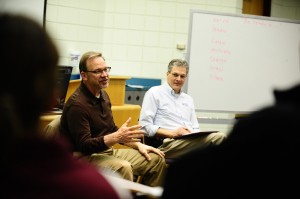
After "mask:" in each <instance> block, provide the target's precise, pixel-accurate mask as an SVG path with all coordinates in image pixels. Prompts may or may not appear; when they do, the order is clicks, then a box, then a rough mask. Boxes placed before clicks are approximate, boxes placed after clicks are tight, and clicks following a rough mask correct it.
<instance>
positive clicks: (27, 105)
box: [0, 14, 58, 131]
mask: <svg viewBox="0 0 300 199" xmlns="http://www.w3.org/2000/svg"><path fill="white" fill-rule="evenodd" d="M0 30H1V31H0V44H1V45H0V49H1V53H0V60H1V62H0V64H1V72H2V74H3V76H5V77H3V78H1V80H0V81H1V82H0V95H1V96H0V101H1V103H0V106H1V109H2V110H4V111H5V115H7V116H9V115H10V116H9V118H10V119H11V120H13V121H11V122H12V123H14V125H16V124H17V123H18V121H19V124H20V126H21V127H20V128H21V129H22V130H24V131H26V129H31V128H34V127H36V126H37V124H38V122H39V117H40V114H41V113H42V112H43V111H44V110H46V109H48V108H49V107H51V105H52V102H53V99H54V91H55V90H54V89H55V75H56V69H57V62H58V52H57V49H56V47H55V45H54V44H53V42H52V41H51V39H50V37H49V36H48V34H47V33H46V32H45V30H44V29H43V28H42V27H41V26H40V24H38V23H37V22H35V21H33V20H31V19H28V18H26V17H24V16H17V15H8V14H2V15H0ZM1 114H2V113H1ZM0 117H1V118H4V117H5V116H3V115H2V116H0ZM0 122H1V124H0V127H1V125H2V122H3V121H2V119H1V120H0Z"/></svg>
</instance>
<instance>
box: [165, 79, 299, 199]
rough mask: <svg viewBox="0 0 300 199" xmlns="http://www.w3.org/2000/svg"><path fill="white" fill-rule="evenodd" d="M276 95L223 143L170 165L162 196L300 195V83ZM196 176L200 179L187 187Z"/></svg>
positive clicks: (194, 152) (296, 196)
mask: <svg viewBox="0 0 300 199" xmlns="http://www.w3.org/2000/svg"><path fill="white" fill-rule="evenodd" d="M274 95H275V103H274V104H273V105H270V106H268V107H264V108H262V109H260V110H257V111H254V112H253V113H251V114H249V115H248V116H246V117H244V118H241V119H239V120H238V121H237V122H236V123H235V125H234V127H233V129H232V131H231V132H230V134H229V136H228V138H227V140H226V141H225V142H223V143H222V144H221V145H219V146H216V147H209V148H206V149H204V150H197V151H193V152H192V153H190V154H187V155H186V156H184V157H182V159H180V160H178V161H177V162H174V164H172V165H170V167H169V168H168V174H167V177H166V183H165V186H164V193H163V197H162V198H163V199H169V198H189V197H190V198H192V197H194V196H197V195H198V196H199V197H201V198H228V199H229V198H230V199H235V198H236V199H240V198H249V199H250V198H251V199H252V198H299V197H300V193H299V190H298V183H297V182H298V180H299V179H300V169H299V168H300V162H299V160H298V157H299V156H300V134H299V127H300V117H299V113H300V84H299V85H296V86H294V87H292V88H289V89H286V90H275V91H274ZM183 170H184V171H188V172H178V171H183ZM191 179H197V183H194V184H192V183H189V185H188V186H186V183H187V182H188V181H190V180H191ZM182 187H185V188H184V190H185V191H182V190H181V189H182Z"/></svg>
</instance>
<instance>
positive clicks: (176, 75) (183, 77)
mask: <svg viewBox="0 0 300 199" xmlns="http://www.w3.org/2000/svg"><path fill="white" fill-rule="evenodd" d="M171 75H172V76H173V77H174V78H177V77H180V78H181V79H185V78H186V75H179V74H178V73H171Z"/></svg>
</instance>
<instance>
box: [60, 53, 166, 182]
mask: <svg viewBox="0 0 300 199" xmlns="http://www.w3.org/2000/svg"><path fill="white" fill-rule="evenodd" d="M110 69H111V68H110V67H108V66H106V62H105V59H104V58H103V56H102V54H101V53H99V52H87V53H85V54H83V55H82V57H81V60H80V63H79V70H80V75H81V77H82V81H81V84H80V86H79V87H78V88H77V90H76V91H75V92H74V93H73V94H72V95H71V96H70V98H69V99H68V101H67V102H66V104H65V106H64V111H63V114H62V117H61V125H60V132H61V134H62V135H64V136H66V137H67V138H68V139H69V140H70V141H71V143H72V144H73V147H74V151H79V152H81V153H83V154H84V155H86V156H87V157H88V159H89V160H90V161H91V162H92V163H94V164H97V165H98V166H99V167H101V168H106V169H110V170H112V171H113V172H118V173H119V174H120V175H121V176H122V177H123V178H125V179H128V180H133V176H134V175H142V176H143V183H144V184H146V185H149V186H161V185H162V181H163V177H164V175H165V170H166V164H165V160H164V153H163V152H161V151H160V150H159V149H156V148H154V147H151V146H148V145H145V144H143V143H141V142H140V140H141V138H142V137H143V136H144V133H143V131H142V130H140V127H141V126H140V125H133V126H130V127H129V126H128V125H129V123H130V121H131V118H129V119H128V120H127V121H126V122H125V123H124V124H123V125H122V126H121V127H120V128H118V127H117V126H116V125H115V123H114V119H113V115H112V111H111V102H110V98H109V96H108V94H107V93H106V91H104V90H103V88H106V87H107V86H108V84H109V71H110ZM116 143H121V144H124V145H126V146H129V147H131V149H114V148H113V146H114V144H116Z"/></svg>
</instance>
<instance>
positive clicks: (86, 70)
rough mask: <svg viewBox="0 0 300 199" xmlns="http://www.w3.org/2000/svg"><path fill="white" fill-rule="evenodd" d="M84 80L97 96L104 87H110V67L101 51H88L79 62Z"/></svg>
mask: <svg viewBox="0 0 300 199" xmlns="http://www.w3.org/2000/svg"><path fill="white" fill-rule="evenodd" d="M79 71H80V75H81V78H82V82H83V83H84V84H85V85H86V87H87V88H88V89H89V90H90V92H92V93H93V94H94V95H95V96H99V94H100V90H101V89H102V88H106V87H108V84H109V71H110V67H108V66H107V65H106V62H105V59H104V57H103V56H102V54H101V53H99V52H86V53H84V54H83V55H82V57H81V59H80V62H79Z"/></svg>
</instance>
